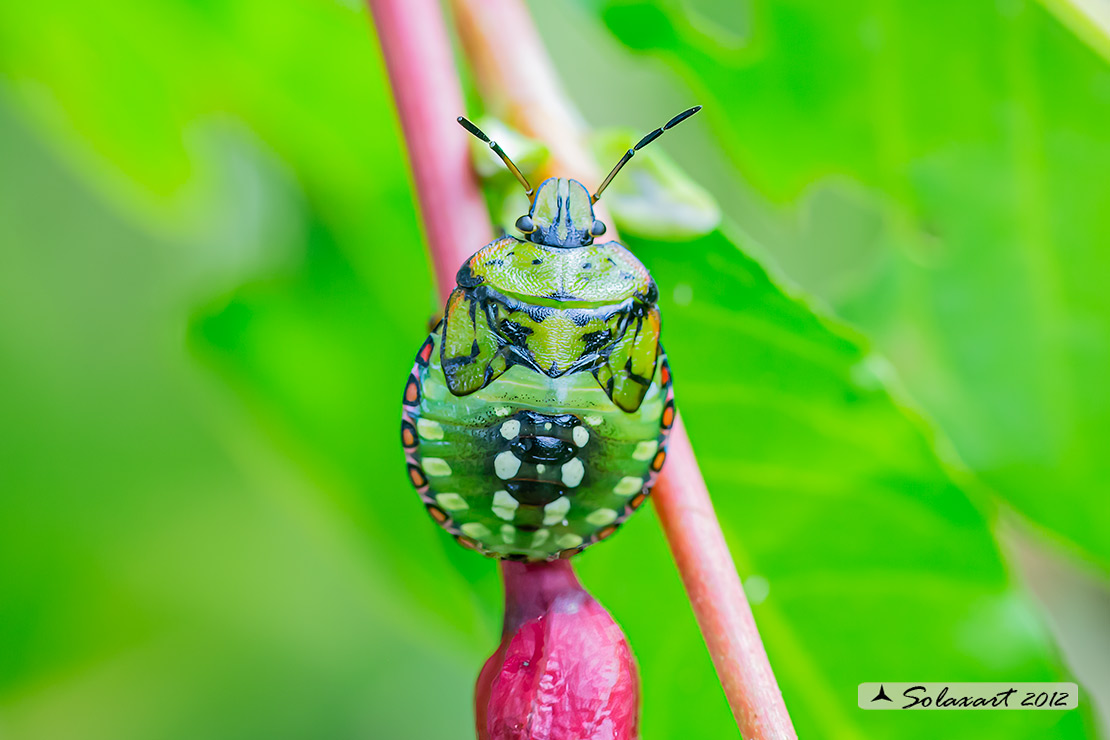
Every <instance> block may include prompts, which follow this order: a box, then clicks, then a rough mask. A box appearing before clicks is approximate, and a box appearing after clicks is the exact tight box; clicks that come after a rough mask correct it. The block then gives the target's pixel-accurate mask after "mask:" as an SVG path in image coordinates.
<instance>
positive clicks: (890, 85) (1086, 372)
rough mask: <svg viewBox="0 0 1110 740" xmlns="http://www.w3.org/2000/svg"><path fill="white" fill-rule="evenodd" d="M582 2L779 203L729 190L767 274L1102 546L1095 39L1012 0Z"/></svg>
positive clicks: (1103, 157)
mask: <svg viewBox="0 0 1110 740" xmlns="http://www.w3.org/2000/svg"><path fill="white" fill-rule="evenodd" d="M590 5H591V6H593V7H596V8H597V12H598V15H599V17H600V18H601V19H602V20H603V21H604V22H605V23H606V24H607V25H608V27H609V28H610V29H611V30H612V31H613V32H614V33H615V34H616V35H617V36H618V37H619V38H621V39H622V40H623V41H624V42H625V43H626V44H627V45H628V46H629V47H630V48H633V49H637V50H643V49H646V48H650V49H651V50H652V51H653V52H654V53H656V54H658V56H659V57H661V58H663V59H665V60H666V61H667V62H668V64H670V65H671V66H672V67H674V68H676V69H678V70H680V71H681V72H682V73H683V74H684V75H685V76H686V78H687V79H688V80H689V81H690V82H691V84H692V85H693V86H694V87H696V88H697V90H698V91H699V94H700V95H702V96H703V99H702V101H701V102H704V103H705V104H706V111H705V113H703V115H708V116H710V117H712V118H713V120H714V123H715V129H716V131H717V133H718V139H719V141H720V142H721V144H722V145H723V146H724V147H725V149H726V150H727V151H728V152H729V153H730V154H731V155H732V159H733V162H734V163H735V164H736V165H737V166H738V167H739V168H740V169H741V170H742V171H743V173H744V175H745V177H746V178H747V179H749V180H750V182H751V183H752V184H753V185H755V186H756V188H757V189H758V190H759V191H760V193H761V194H762V195H763V196H765V197H767V198H769V199H770V200H771V201H774V202H787V203H790V204H791V205H792V206H793V208H794V209H795V210H794V212H793V214H794V215H793V217H792V218H791V220H789V221H787V222H786V223H783V219H781V217H779V216H778V215H777V214H776V209H777V207H775V206H771V205H768V204H767V203H765V202H763V203H758V202H757V203H756V205H754V206H753V204H752V203H751V197H750V196H748V197H747V201H748V203H747V206H746V207H747V209H749V210H751V209H753V208H754V209H755V210H757V211H761V212H762V213H763V215H764V217H766V218H767V219H768V220H771V221H774V222H776V225H775V226H774V227H773V228H768V229H766V230H765V232H764V233H763V235H762V236H763V237H764V238H765V241H766V242H767V244H768V247H769V248H771V249H773V250H774V253H775V256H776V258H777V259H778V260H779V261H780V262H781V264H782V265H783V267H784V269H785V271H786V272H787V274H789V275H790V276H791V277H792V278H793V279H794V280H796V281H798V282H799V283H800V284H802V285H803V286H805V287H806V288H808V289H809V290H811V291H812V292H813V293H814V294H816V295H819V296H821V297H822V298H824V299H825V300H827V301H829V302H830V303H831V304H832V305H834V306H835V307H836V309H837V311H838V312H839V314H840V315H841V316H843V317H844V318H846V319H847V320H849V321H851V322H852V323H854V324H856V325H858V326H859V327H860V328H862V329H863V330H865V331H866V332H867V334H868V335H869V336H871V337H872V338H873V339H874V340H875V342H876V344H877V346H878V347H879V349H880V350H881V351H882V352H883V353H884V354H885V355H886V356H888V357H890V359H891V360H892V362H893V363H894V366H895V368H896V369H897V372H898V375H899V376H900V378H901V379H902V380H903V381H904V383H905V385H906V387H907V388H908V390H909V391H910V392H911V394H912V395H913V396H914V398H915V399H916V400H917V402H919V403H920V404H921V405H922V406H923V407H924V408H925V409H926V410H927V411H928V412H929V414H930V415H931V416H932V417H933V418H935V419H936V420H937V422H938V423H939V424H940V426H941V428H942V429H943V430H944V432H945V433H946V435H947V436H948V437H950V438H951V440H952V441H953V442H954V444H955V447H956V450H957V452H958V454H959V456H960V458H961V459H962V461H963V463H965V464H966V465H967V466H968V467H969V468H970V469H971V470H972V471H974V472H975V473H976V474H977V475H978V476H979V477H980V479H981V480H982V481H984V482H986V483H987V484H988V485H989V486H990V487H991V488H992V489H993V490H995V491H996V492H997V493H999V494H1000V495H1002V496H1003V497H1005V499H1006V500H1007V501H1008V502H1010V503H1011V504H1012V505H1013V506H1014V507H1016V508H1017V509H1018V510H1019V511H1021V512H1022V513H1024V514H1025V515H1026V516H1027V517H1029V518H1030V519H1032V520H1033V521H1035V522H1037V523H1039V524H1041V525H1043V526H1045V527H1047V528H1049V529H1051V530H1053V531H1054V532H1056V533H1057V534H1058V535H1060V536H1062V537H1063V538H1066V539H1067V540H1069V541H1070V542H1071V543H1074V545H1076V546H1078V547H1079V548H1082V549H1083V550H1085V551H1086V552H1087V553H1088V554H1089V555H1090V556H1093V557H1094V558H1095V559H1096V560H1098V561H1099V562H1100V563H1101V564H1102V565H1103V566H1110V518H1108V517H1107V516H1105V514H1104V511H1105V500H1104V499H1105V494H1106V491H1107V490H1108V486H1110V456H1107V455H1106V454H1105V452H1104V451H1105V449H1106V447H1107V445H1108V444H1110V394H1108V393H1106V392H1105V391H1104V390H1103V389H1105V387H1106V382H1105V376H1106V368H1108V367H1110V339H1108V337H1110V292H1108V291H1106V290H1105V289H1104V285H1103V283H1104V282H1105V276H1106V275H1108V274H1110V253H1108V252H1107V250H1106V249H1104V248H1103V245H1105V244H1107V243H1108V242H1110V220H1108V219H1107V218H1106V214H1107V212H1110V189H1107V188H1106V187H1105V186H1104V181H1105V179H1106V172H1107V171H1108V169H1110V128H1108V127H1107V126H1106V125H1105V121H1107V120H1110V95H1108V94H1107V91H1108V90H1110V66H1108V65H1107V61H1106V58H1104V57H1101V56H1099V54H1098V49H1100V48H1101V49H1105V48H1107V47H1106V44H1105V38H1103V37H1099V38H1101V41H1102V43H1099V44H1095V48H1090V47H1088V46H1086V45H1085V41H1087V40H1090V39H1092V38H1094V37H1097V36H1098V32H1097V30H1095V29H1094V27H1093V26H1091V27H1087V25H1085V24H1084V22H1083V21H1082V19H1079V18H1076V17H1074V14H1065V16H1066V18H1067V19H1068V20H1069V22H1070V23H1071V24H1072V26H1076V24H1079V25H1081V26H1083V27H1084V28H1086V32H1084V33H1083V35H1082V37H1076V36H1074V35H1072V33H1071V31H1070V30H1069V28H1066V27H1064V26H1063V25H1061V23H1060V22H1059V21H1058V20H1057V18H1056V17H1054V16H1053V15H1051V14H1050V13H1049V12H1048V11H1046V10H1045V9H1044V8H1043V7H1041V5H1039V4H1037V3H1036V2H1032V1H1030V0H1006V1H1005V2H997V3H975V2H970V3H969V2H961V1H960V0H946V1H943V2H931V3H909V2H906V3H857V4H851V5H848V6H845V5H843V4H835V3H827V2H819V1H818V0H797V1H796V2H774V1H772V0H756V1H755V2H753V3H752V7H751V8H750V10H749V11H748V12H741V11H739V10H737V9H736V7H735V4H734V3H725V2H721V1H718V0H705V1H704V2H699V3H697V6H698V11H697V12H696V13H695V11H693V10H689V9H688V7H687V5H686V4H684V3H678V2H663V3H628V2H623V0H622V1H621V2H597V3H590ZM1052 5H1053V6H1054V7H1056V6H1059V5H1061V4H1060V3H1053V4H1052ZM649 14H650V16H651V17H656V21H653V22H652V29H650V30H649V29H646V28H645V24H646V23H647V20H646V19H647V18H648V17H649ZM660 15H662V16H663V19H662V20H660V19H659V18H658V16H660ZM726 19H727V20H726ZM728 21H734V22H736V25H737V26H738V27H739V29H738V28H733V27H729V26H727V25H725V24H726V23H727V22H728ZM656 26H664V27H666V28H667V29H668V30H667V31H666V32H663V31H660V30H658V28H656Z"/></svg>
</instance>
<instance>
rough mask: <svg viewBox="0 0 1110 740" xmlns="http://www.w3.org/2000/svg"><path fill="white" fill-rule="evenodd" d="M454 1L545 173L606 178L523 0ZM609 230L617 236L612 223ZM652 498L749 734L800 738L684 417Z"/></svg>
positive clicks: (482, 79) (499, 98) (478, 70)
mask: <svg viewBox="0 0 1110 740" xmlns="http://www.w3.org/2000/svg"><path fill="white" fill-rule="evenodd" d="M451 5H452V9H453V11H454V14H455V22H456V25H457V27H458V29H459V35H460V37H461V39H462V42H463V48H464V49H465V51H466V55H467V58H468V59H469V60H470V62H471V67H472V69H473V71H474V76H475V79H476V81H477V82H478V85H479V87H480V88H481V92H482V95H483V99H485V100H486V102H487V104H488V105H490V106H491V107H493V108H494V110H495V112H496V113H498V114H499V115H501V116H502V117H504V118H505V119H506V120H507V121H508V122H509V123H510V124H511V125H513V126H514V127H516V128H517V129H518V130H520V131H521V132H523V133H524V134H526V135H528V136H531V137H533V138H536V139H539V140H541V141H543V142H544V143H546V144H547V145H548V146H549V147H550V149H551V153H552V156H551V158H550V161H549V162H548V163H547V165H546V167H545V168H544V172H543V173H542V176H543V177H548V176H552V175H559V176H562V177H574V178H576V179H578V180H581V181H583V182H587V183H589V182H594V183H596V182H599V181H600V178H599V177H598V175H597V172H596V165H595V164H594V162H593V161H592V158H591V157H590V156H589V154H588V152H587V150H586V147H585V145H584V142H583V131H582V125H581V122H580V121H581V119H580V117H579V116H578V115H577V114H576V113H575V112H574V107H573V106H572V105H571V103H570V102H569V100H568V98H567V97H566V95H565V93H564V92H563V90H562V88H561V86H560V85H559V82H558V79H557V77H556V75H555V73H554V71H553V69H552V65H551V61H550V59H549V58H548V56H547V54H546V53H545V50H544V46H543V41H542V39H541V38H540V37H539V34H538V33H537V31H536V28H535V24H534V23H533V22H532V19H531V16H530V15H529V14H528V11H527V8H526V7H525V5H524V3H523V2H522V0H452V3H451ZM599 205H600V204H599ZM609 223H610V226H612V222H611V221H610V222H609ZM610 234H611V235H612V238H614V239H617V238H619V237H618V236H617V235H616V234H615V230H611V232H610ZM680 400H681V399H680ZM652 499H653V500H654V501H655V509H656V512H657V513H658V515H659V520H660V522H661V523H662V525H663V532H664V533H665V534H666V537H667V541H668V543H669V545H670V548H671V552H672V553H673V554H674V558H675V563H676V565H677V567H678V570H679V573H680V574H681V576H682V581H683V583H684V584H685V586H686V593H687V595H688V596H689V598H690V604H691V606H692V608H693V610H694V614H695V615H696V617H697V620H698V625H699V626H700V627H701V631H702V635H703V636H704V638H705V643H706V646H707V647H708V648H709V652H710V655H711V656H712V658H713V664H714V666H715V667H716V669H717V675H718V677H719V678H720V681H721V686H722V687H723V688H724V691H725V695H726V696H727V697H728V702H729V706H730V707H731V708H732V713H733V716H734V717H735V718H736V723H737V725H738V726H739V728H740V732H741V734H742V736H743V737H744V738H745V740H748V739H751V740H791V739H794V738H797V733H796V732H795V731H794V727H793V724H792V723H791V721H790V715H789V713H788V712H787V710H786V704H785V703H784V702H783V699H782V692H781V691H780V690H779V687H778V683H777V682H776V680H775V675H774V672H773V671H772V670H771V665H770V663H769V662H768V660H767V652H766V650H765V649H764V647H763V641H762V639H760V636H759V630H758V628H757V627H756V624H755V620H754V618H753V617H752V611H751V607H750V606H749V604H748V599H747V596H746V595H745V593H744V589H743V587H742V586H741V583H740V578H739V576H738V575H737V573H736V566H735V565H734V564H733V562H732V556H731V554H730V553H729V551H728V545H727V544H726V543H725V538H724V534H723V533H722V531H721V526H720V523H719V522H718V521H717V516H716V513H715V512H714V511H713V504H712V502H711V501H710V498H709V492H708V490H707V489H706V486H705V480H704V479H703V478H702V475H701V470H700V469H699V468H698V463H697V459H696V458H695V457H694V450H693V448H692V447H691V445H690V439H689V437H688V436H687V435H686V430H685V427H684V426H683V424H682V419H681V417H679V419H678V420H677V421H676V422H675V428H674V429H673V431H672V432H671V436H670V440H669V442H668V446H667V464H666V466H665V467H664V468H663V473H662V475H661V476H660V478H659V481H658V482H657V483H656V485H655V490H654V491H653V493H652Z"/></svg>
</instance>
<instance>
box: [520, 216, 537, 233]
mask: <svg viewBox="0 0 1110 740" xmlns="http://www.w3.org/2000/svg"><path fill="white" fill-rule="evenodd" d="M516 227H517V229H519V230H520V232H521V233H523V234H531V233H532V232H533V231H535V230H536V225H535V224H534V223H532V217H531V216H527V215H525V216H521V217H520V218H518V219H517V220H516Z"/></svg>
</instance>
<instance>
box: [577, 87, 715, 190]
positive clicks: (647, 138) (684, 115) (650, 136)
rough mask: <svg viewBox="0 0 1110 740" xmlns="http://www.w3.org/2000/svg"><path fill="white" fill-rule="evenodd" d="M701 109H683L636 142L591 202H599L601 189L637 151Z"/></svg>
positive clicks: (603, 188) (600, 187)
mask: <svg viewBox="0 0 1110 740" xmlns="http://www.w3.org/2000/svg"><path fill="white" fill-rule="evenodd" d="M699 110H701V106H700V105H695V106H694V107H693V108H687V109H686V110H684V111H682V112H681V113H679V114H678V115H677V116H675V117H674V118H672V119H671V120H669V121H667V122H666V123H665V124H663V125H662V126H661V127H659V128H657V129H655V130H654V131H652V132H651V133H650V134H648V135H647V136H645V137H644V138H642V139H640V141H639V142H638V143H637V144H636V146H634V147H632V148H631V149H629V150H628V151H627V152H625V153H624V156H623V157H621V160H620V161H619V162H617V166H616V167H614V168H613V169H612V171H610V172H609V174H608V175H606V176H605V179H604V180H602V181H601V185H599V186H598V188H597V191H596V192H594V194H593V195H591V196H590V203H597V201H598V200H599V199H600V198H601V191H603V190H605V188H607V187H609V183H611V182H612V181H613V178H614V177H616V176H617V173H618V172H620V171H621V168H622V167H624V166H625V165H626V164H628V160H630V159H632V158H633V157H634V156H636V152H638V151H640V150H641V149H643V148H644V147H645V146H647V145H648V144H650V143H651V142H653V141H655V140H656V139H658V138H659V137H660V136H662V135H663V132H664V131H668V130H670V129H672V128H674V127H675V126H677V125H678V124H680V123H682V122H683V121H685V120H686V119H687V118H689V117H690V116H692V115H694V114H695V113H697V112H698V111H699Z"/></svg>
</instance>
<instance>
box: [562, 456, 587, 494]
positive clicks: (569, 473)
mask: <svg viewBox="0 0 1110 740" xmlns="http://www.w3.org/2000/svg"><path fill="white" fill-rule="evenodd" d="M585 474H586V469H585V468H584V467H583V466H582V461H581V460H579V459H578V458H577V457H576V458H574V459H573V460H571V461H570V462H568V463H564V464H563V485H565V486H567V487H569V488H574V487H575V486H577V485H578V484H579V483H581V482H582V476H583V475H585Z"/></svg>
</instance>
